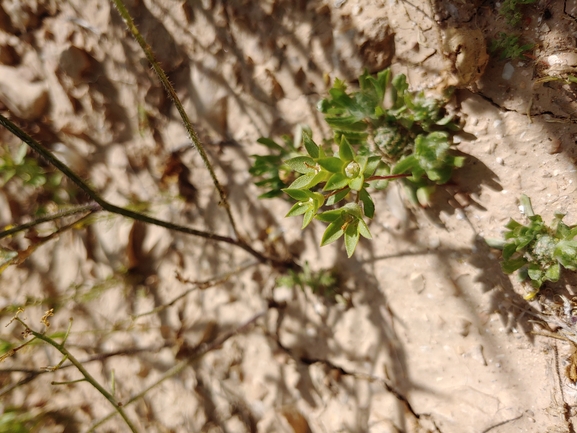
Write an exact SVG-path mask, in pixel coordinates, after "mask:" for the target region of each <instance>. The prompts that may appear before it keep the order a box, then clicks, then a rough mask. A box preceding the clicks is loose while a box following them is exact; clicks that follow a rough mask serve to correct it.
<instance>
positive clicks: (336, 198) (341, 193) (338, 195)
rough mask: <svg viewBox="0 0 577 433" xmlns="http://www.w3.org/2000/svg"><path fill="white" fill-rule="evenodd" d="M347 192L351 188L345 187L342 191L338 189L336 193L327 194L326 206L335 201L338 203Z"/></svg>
mask: <svg viewBox="0 0 577 433" xmlns="http://www.w3.org/2000/svg"><path fill="white" fill-rule="evenodd" d="M349 192H351V189H350V188H345V189H343V190H342V191H339V192H337V193H336V194H333V195H331V196H329V198H328V199H327V206H331V205H333V204H335V203H338V202H339V201H341V200H342V199H344V198H345V197H346V196H347V194H348V193H349Z"/></svg>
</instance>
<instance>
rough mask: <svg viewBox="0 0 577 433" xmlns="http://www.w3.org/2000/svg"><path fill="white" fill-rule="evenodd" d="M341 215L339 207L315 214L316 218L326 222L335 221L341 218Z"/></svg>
mask: <svg viewBox="0 0 577 433" xmlns="http://www.w3.org/2000/svg"><path fill="white" fill-rule="evenodd" d="M342 215H343V211H342V210H341V209H333V210H328V211H326V212H323V213H320V214H317V219H318V220H320V221H323V222H326V223H332V222H335V221H337V220H338V219H341V220H342ZM343 222H344V220H343Z"/></svg>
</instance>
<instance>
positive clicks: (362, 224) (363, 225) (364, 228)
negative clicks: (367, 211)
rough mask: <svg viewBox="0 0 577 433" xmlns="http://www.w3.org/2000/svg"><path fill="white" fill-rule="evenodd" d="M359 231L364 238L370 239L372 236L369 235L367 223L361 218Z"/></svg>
mask: <svg viewBox="0 0 577 433" xmlns="http://www.w3.org/2000/svg"><path fill="white" fill-rule="evenodd" d="M359 233H360V234H361V235H362V236H363V237H364V238H365V239H372V238H373V237H372V236H371V232H370V231H369V226H368V225H367V223H366V222H365V221H363V220H362V219H360V220H359Z"/></svg>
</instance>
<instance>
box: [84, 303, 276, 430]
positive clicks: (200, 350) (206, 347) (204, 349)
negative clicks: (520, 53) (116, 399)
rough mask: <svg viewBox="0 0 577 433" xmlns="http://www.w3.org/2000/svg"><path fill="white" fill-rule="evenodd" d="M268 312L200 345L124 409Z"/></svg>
mask: <svg viewBox="0 0 577 433" xmlns="http://www.w3.org/2000/svg"><path fill="white" fill-rule="evenodd" d="M267 311H268V308H267V309H266V310H264V311H261V312H260V313H258V314H256V315H254V316H252V317H251V318H250V319H249V320H247V321H246V322H244V323H242V324H241V325H240V326H238V327H237V328H234V329H233V330H231V331H229V332H225V333H224V334H222V335H221V336H220V337H218V338H216V339H215V340H214V341H213V342H212V343H209V344H201V345H200V346H198V347H197V350H196V351H195V352H194V353H193V355H192V356H190V357H189V358H188V359H185V360H183V361H181V362H179V363H178V364H176V365H175V366H174V367H172V368H171V369H170V370H168V371H167V372H166V373H164V374H163V375H162V377H160V378H159V379H158V380H157V381H156V382H154V383H152V384H151V385H149V386H148V387H146V388H145V389H143V390H142V391H140V392H139V393H138V394H136V395H135V396H133V397H132V398H130V399H129V400H128V401H127V402H125V403H124V407H126V406H128V405H129V404H132V403H134V402H135V401H137V400H139V399H141V398H142V397H144V396H145V395H146V394H147V393H148V392H149V391H150V390H151V389H153V388H155V387H157V386H158V385H160V384H161V383H162V382H164V381H165V380H166V379H170V378H171V377H173V376H175V375H177V374H178V373H180V372H181V371H182V370H184V369H185V368H186V367H187V366H188V365H190V364H192V363H193V362H194V361H197V360H198V359H200V358H201V357H203V356H204V355H205V354H207V353H208V352H210V351H211V350H214V349H216V348H218V347H220V346H221V345H222V344H224V342H225V341H226V340H228V339H229V338H231V337H233V336H235V335H237V334H240V333H241V332H244V331H246V330H247V329H248V328H249V327H250V326H251V325H252V324H254V323H255V322H256V321H257V320H258V319H260V318H261V317H263V316H264V315H265V314H266V313H267ZM113 416H114V412H112V413H110V414H108V415H107V416H105V417H104V418H102V419H100V420H99V421H97V422H96V423H95V424H93V425H92V426H91V427H90V429H89V430H88V431H89V432H93V431H95V429H96V428H97V427H99V426H101V425H102V424H104V423H105V422H106V421H108V420H109V419H110V418H112V417H113Z"/></svg>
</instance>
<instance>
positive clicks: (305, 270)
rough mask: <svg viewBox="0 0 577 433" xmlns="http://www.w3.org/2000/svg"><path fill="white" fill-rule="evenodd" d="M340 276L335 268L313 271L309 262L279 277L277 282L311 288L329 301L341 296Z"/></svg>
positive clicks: (288, 285)
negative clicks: (339, 287)
mask: <svg viewBox="0 0 577 433" xmlns="http://www.w3.org/2000/svg"><path fill="white" fill-rule="evenodd" d="M338 282H339V281H338V277H337V275H336V273H335V271H334V270H331V269H321V270H319V271H313V270H312V269H311V267H310V266H309V264H308V262H306V263H305V264H304V266H303V267H302V269H300V270H297V271H295V270H292V269H291V270H289V271H288V273H286V274H284V275H281V276H280V277H278V278H277V284H278V285H279V286H283V287H299V288H300V289H301V290H303V291H304V290H305V289H306V288H307V287H308V288H310V290H311V292H312V293H314V294H315V295H319V296H322V297H323V298H325V299H327V300H329V301H336V300H337V298H339V297H340V296H339V289H338ZM341 298H342V297H341Z"/></svg>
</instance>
